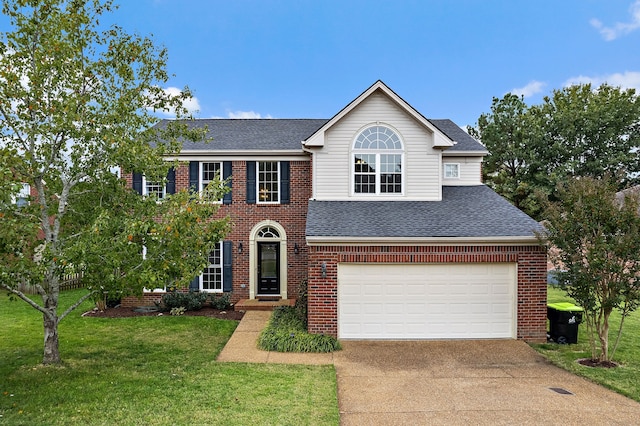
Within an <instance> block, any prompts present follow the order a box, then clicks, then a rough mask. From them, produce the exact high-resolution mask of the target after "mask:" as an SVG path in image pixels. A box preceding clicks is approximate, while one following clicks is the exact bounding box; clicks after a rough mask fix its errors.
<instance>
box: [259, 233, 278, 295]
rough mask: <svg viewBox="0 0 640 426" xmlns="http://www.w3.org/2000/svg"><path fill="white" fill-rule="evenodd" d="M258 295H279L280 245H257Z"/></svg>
mask: <svg viewBox="0 0 640 426" xmlns="http://www.w3.org/2000/svg"><path fill="white" fill-rule="evenodd" d="M258 294H259V295H272V294H273V295H277V294H280V243H265V242H259V243H258Z"/></svg>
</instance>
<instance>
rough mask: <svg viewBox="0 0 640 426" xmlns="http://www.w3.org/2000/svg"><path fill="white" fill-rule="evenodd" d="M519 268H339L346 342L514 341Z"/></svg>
mask: <svg viewBox="0 0 640 426" xmlns="http://www.w3.org/2000/svg"><path fill="white" fill-rule="evenodd" d="M515 293H516V265H515V264H512V263H465V264H460V263H456V264H428V265H425V264H402V265H399V264H344V263H341V264H339V265H338V337H340V338H342V339H480V338H515V330H516V325H515V322H516V321H515V318H516V313H515Z"/></svg>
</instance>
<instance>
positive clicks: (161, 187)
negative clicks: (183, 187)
mask: <svg viewBox="0 0 640 426" xmlns="http://www.w3.org/2000/svg"><path fill="white" fill-rule="evenodd" d="M132 180H133V190H134V191H136V192H137V193H138V194H142V195H144V196H150V197H155V198H156V199H157V200H162V199H164V198H166V196H167V195H169V194H175V192H176V171H175V170H174V169H173V168H170V169H169V171H168V172H167V177H166V178H164V179H162V180H161V181H151V180H147V178H146V177H145V176H143V175H142V173H137V172H134V173H133V176H132Z"/></svg>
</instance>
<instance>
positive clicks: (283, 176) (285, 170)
mask: <svg viewBox="0 0 640 426" xmlns="http://www.w3.org/2000/svg"><path fill="white" fill-rule="evenodd" d="M289 174H290V173H289V162H288V161H281V162H280V204H289V201H290V199H291V197H290V195H289V193H290V192H291V188H290V186H291V185H289V180H290V178H289Z"/></svg>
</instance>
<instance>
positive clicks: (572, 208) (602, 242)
mask: <svg viewBox="0 0 640 426" xmlns="http://www.w3.org/2000/svg"><path fill="white" fill-rule="evenodd" d="M558 197H559V201H557V202H552V203H547V204H546V210H545V215H546V217H547V220H546V221H545V227H546V233H545V234H543V235H542V236H541V237H542V240H543V241H544V243H545V244H546V245H547V247H548V248H549V255H550V258H551V260H552V261H553V263H554V264H555V266H556V268H557V270H559V271H561V272H560V273H559V275H558V277H559V283H560V285H561V286H562V287H563V288H564V289H566V291H567V293H568V294H569V296H571V297H572V298H573V299H574V300H575V301H576V302H577V303H578V304H579V305H580V306H582V307H583V308H584V316H585V321H584V323H585V325H586V327H587V335H588V336H589V343H590V345H591V355H592V358H593V359H595V360H598V361H605V362H606V361H610V360H611V359H612V358H613V356H614V354H615V348H616V347H617V343H618V341H619V339H620V336H621V334H622V327H623V325H624V320H625V318H626V317H627V316H628V315H629V314H630V313H631V312H633V311H634V310H635V309H636V308H637V307H638V303H640V245H639V244H638V241H640V216H639V215H638V201H639V200H638V197H637V196H636V195H634V194H633V192H630V193H629V194H626V196H625V197H622V198H621V197H618V199H616V185H615V182H613V181H610V180H606V179H593V178H580V179H572V180H570V181H568V182H566V183H564V184H561V185H560V186H559V188H558ZM614 310H618V311H619V312H620V315H621V318H622V319H621V321H620V324H619V327H618V332H617V338H616V342H615V344H614V346H613V349H610V345H609V328H610V316H611V313H612V312H613V311H614Z"/></svg>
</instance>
